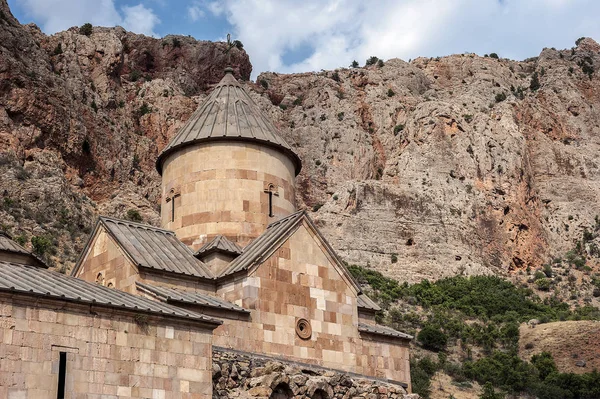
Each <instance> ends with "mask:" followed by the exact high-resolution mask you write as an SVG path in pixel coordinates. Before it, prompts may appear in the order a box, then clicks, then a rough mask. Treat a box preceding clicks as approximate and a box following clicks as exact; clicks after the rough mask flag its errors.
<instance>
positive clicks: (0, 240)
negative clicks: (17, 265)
mask: <svg viewBox="0 0 600 399" xmlns="http://www.w3.org/2000/svg"><path fill="white" fill-rule="evenodd" d="M0 251H5V252H13V253H17V254H20V255H26V256H29V258H30V259H31V260H32V262H33V263H34V264H35V265H36V266H38V267H43V268H45V269H47V268H48V265H46V264H45V263H44V261H43V260H41V259H40V258H38V257H37V256H35V255H34V254H32V253H31V252H29V251H28V250H27V249H25V248H24V247H22V246H21V245H19V244H17V243H16V242H14V241H13V240H12V238H11V237H10V236H9V235H8V234H7V233H5V232H0Z"/></svg>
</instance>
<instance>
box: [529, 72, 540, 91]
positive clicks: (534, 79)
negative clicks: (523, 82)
mask: <svg viewBox="0 0 600 399" xmlns="http://www.w3.org/2000/svg"><path fill="white" fill-rule="evenodd" d="M529 88H530V89H531V91H536V90H537V89H539V88H540V79H539V77H538V73H537V72H534V73H533V75H532V76H531V83H529Z"/></svg>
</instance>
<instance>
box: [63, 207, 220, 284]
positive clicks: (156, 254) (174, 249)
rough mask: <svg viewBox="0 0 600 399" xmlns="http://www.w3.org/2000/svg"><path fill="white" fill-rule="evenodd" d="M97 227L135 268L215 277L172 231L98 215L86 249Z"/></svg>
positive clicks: (77, 268)
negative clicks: (102, 228)
mask: <svg viewBox="0 0 600 399" xmlns="http://www.w3.org/2000/svg"><path fill="white" fill-rule="evenodd" d="M100 226H103V227H104V228H106V230H107V231H108V234H110V235H111V237H113V238H114V239H115V241H116V242H117V244H118V245H119V246H120V247H121V249H122V250H123V251H124V252H125V253H126V254H127V256H128V257H129V258H130V259H131V261H132V262H133V263H134V264H135V265H136V266H138V267H145V268H148V269H154V270H160V271H166V272H171V273H177V274H183V275H187V276H193V277H199V278H205V279H213V278H214V277H213V274H212V273H211V271H210V269H209V268H208V266H206V265H205V264H204V263H202V261H200V260H199V259H196V258H195V257H194V253H193V252H192V251H191V250H190V249H189V248H188V247H187V245H185V244H184V243H182V242H181V241H179V240H178V239H177V237H175V233H174V232H172V231H169V230H164V229H159V228H157V227H153V226H149V225H147V224H141V223H134V222H130V221H128V220H121V219H114V218H109V217H106V216H101V217H100V218H99V219H98V223H97V224H96V228H95V229H94V232H93V233H92V235H91V237H90V240H89V241H88V246H89V245H90V244H91V242H92V238H93V237H94V236H95V234H96V233H97V231H98V229H99V227H100ZM87 249H88V248H87V247H86V248H85V249H84V251H83V254H85V253H86V252H87ZM82 262H83V258H82V257H80V259H79V261H78V262H77V265H76V266H75V267H74V268H73V271H72V272H71V275H73V276H74V275H76V273H77V271H78V270H79V268H80V266H81V263H82Z"/></svg>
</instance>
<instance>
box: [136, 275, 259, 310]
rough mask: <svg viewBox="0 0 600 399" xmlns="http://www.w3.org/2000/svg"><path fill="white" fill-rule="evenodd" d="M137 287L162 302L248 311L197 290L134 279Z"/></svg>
mask: <svg viewBox="0 0 600 399" xmlns="http://www.w3.org/2000/svg"><path fill="white" fill-rule="evenodd" d="M135 284H136V285H137V287H138V289H140V288H141V290H142V291H144V292H147V293H149V294H151V295H152V296H154V297H156V298H158V299H160V300H162V301H164V302H169V303H172V302H180V303H187V304H192V305H199V306H207V307H210V308H215V309H226V310H232V311H235V312H243V313H249V311H248V310H246V309H244V308H242V307H241V306H238V305H235V304H233V303H231V302H227V301H225V300H223V299H221V298H217V297H214V296H211V295H208V294H202V293H199V292H188V291H185V290H178V289H175V288H167V287H160V286H156V285H150V284H145V283H141V282H139V281H136V283H135Z"/></svg>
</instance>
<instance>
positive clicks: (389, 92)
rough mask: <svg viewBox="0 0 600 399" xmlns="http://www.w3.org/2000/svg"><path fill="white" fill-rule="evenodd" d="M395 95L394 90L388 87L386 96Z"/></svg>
mask: <svg viewBox="0 0 600 399" xmlns="http://www.w3.org/2000/svg"><path fill="white" fill-rule="evenodd" d="M395 95H396V93H394V90H392V89H388V91H387V96H388V97H394V96H395Z"/></svg>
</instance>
